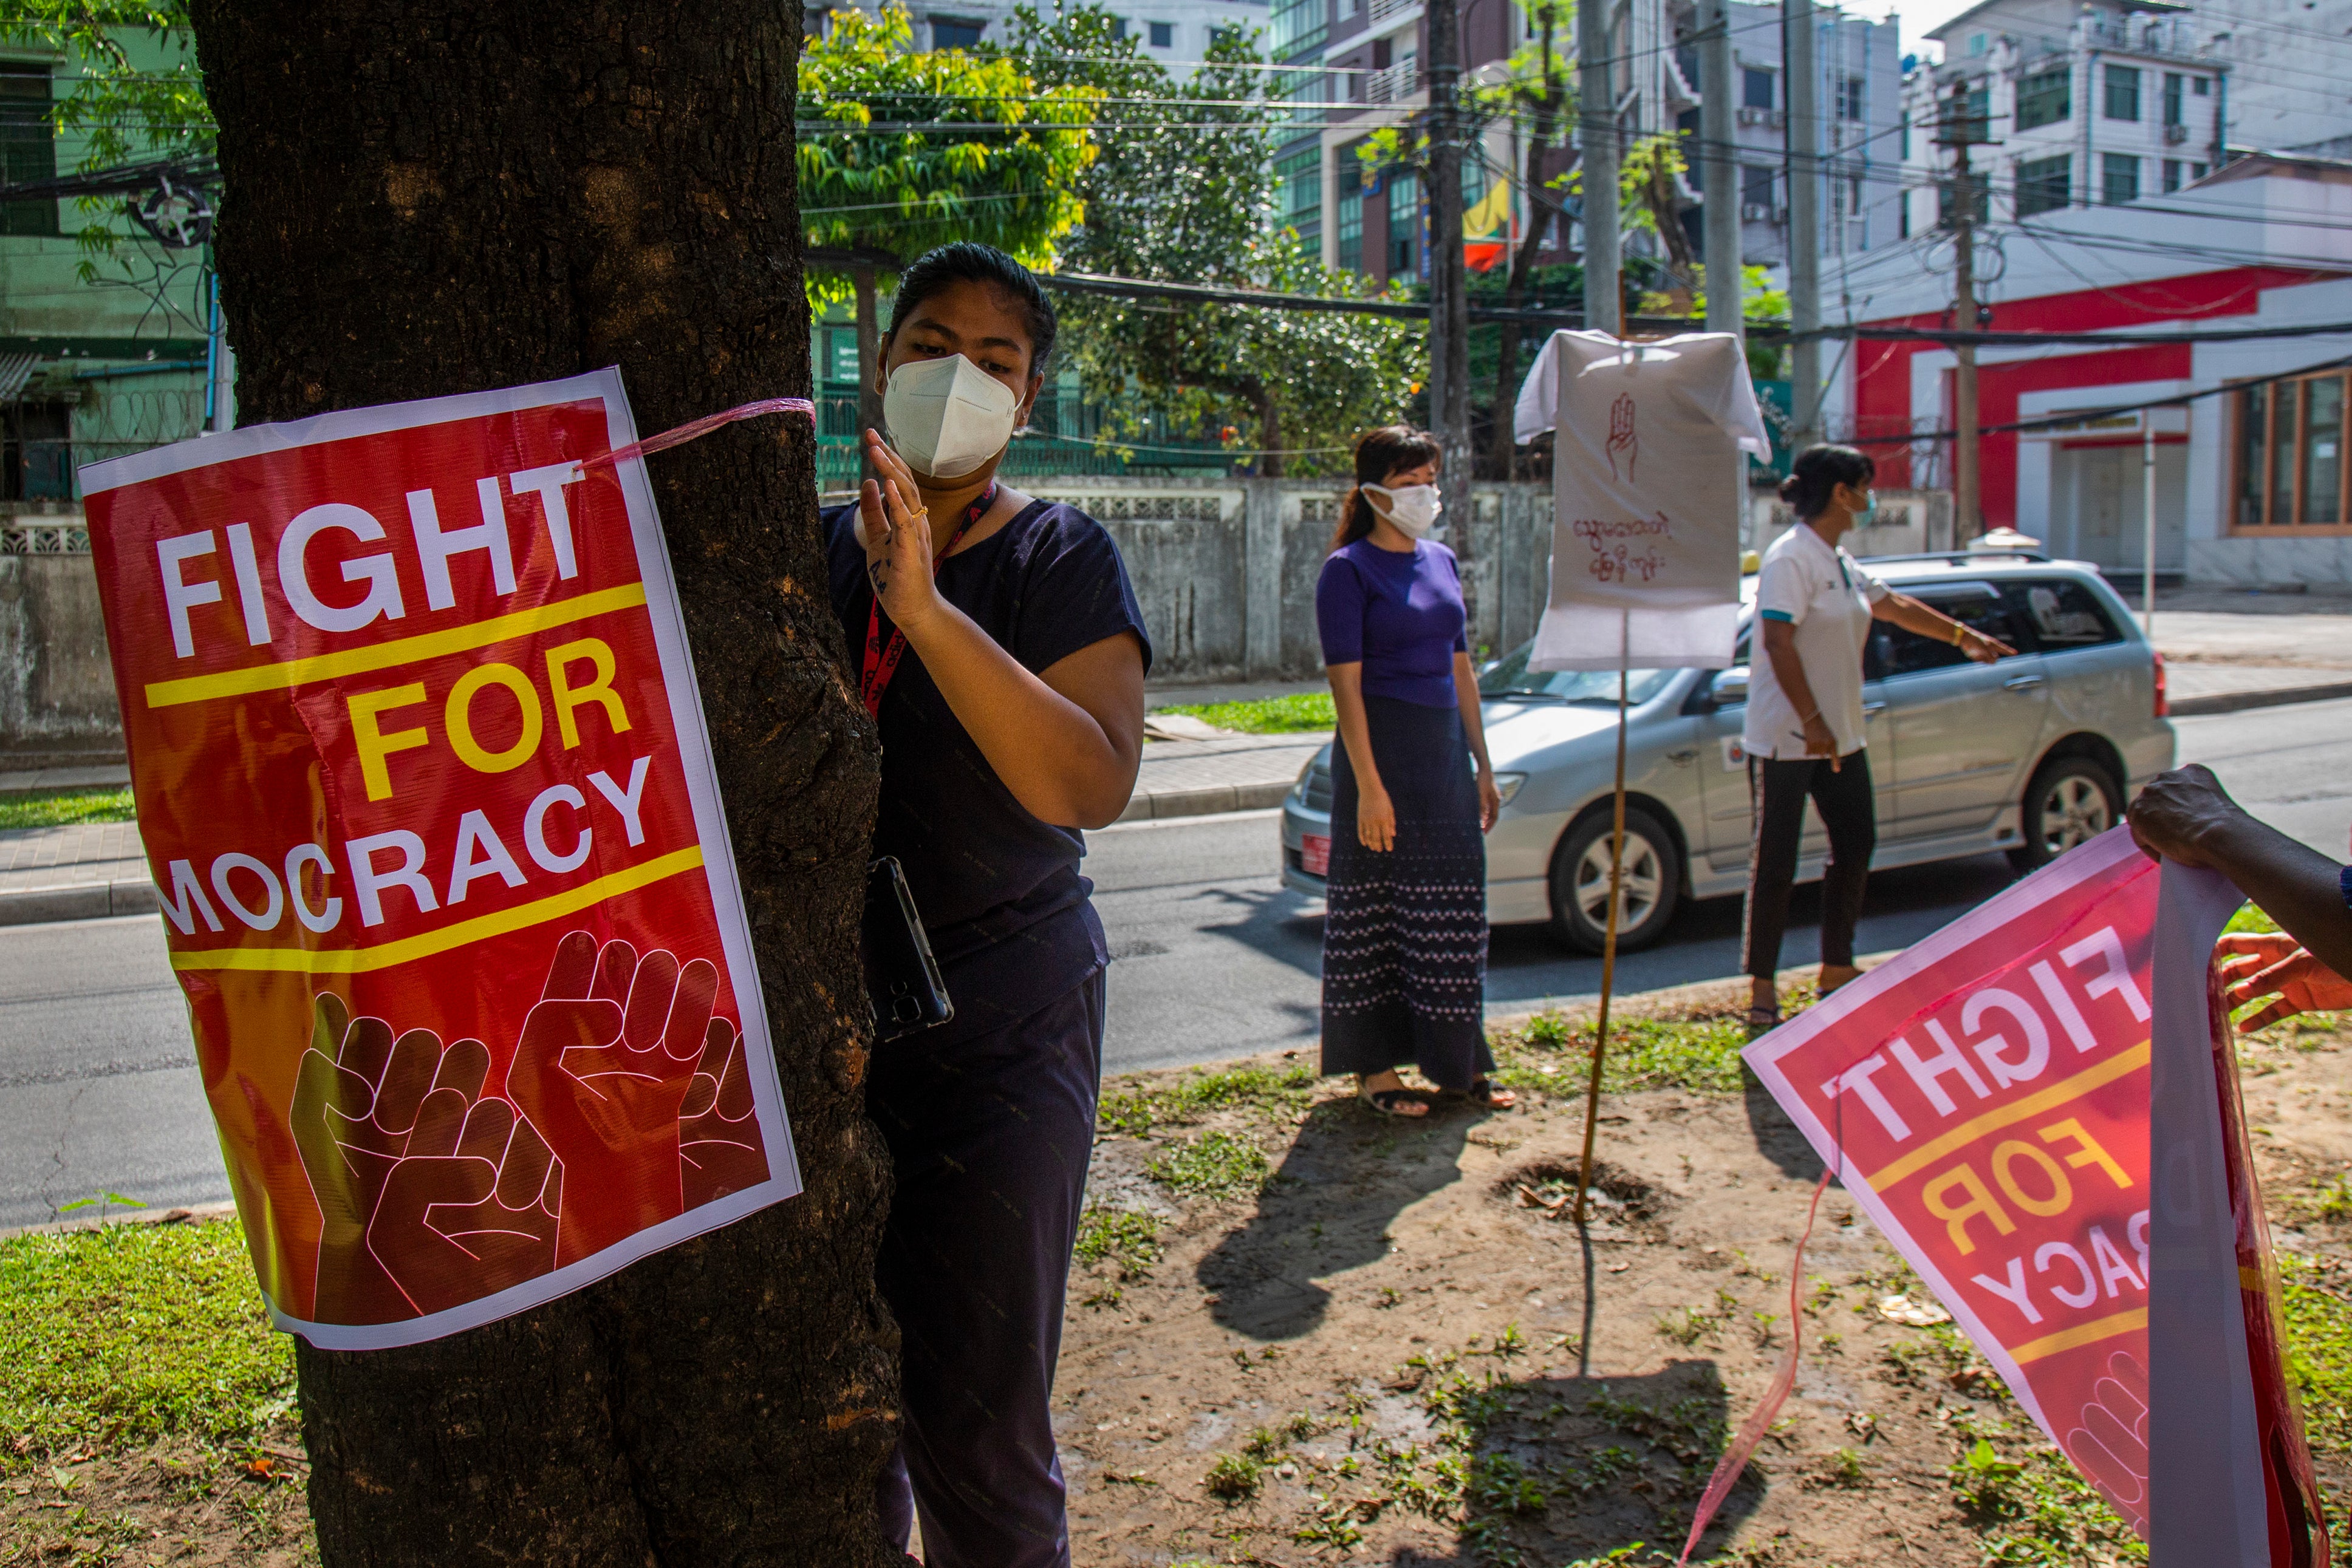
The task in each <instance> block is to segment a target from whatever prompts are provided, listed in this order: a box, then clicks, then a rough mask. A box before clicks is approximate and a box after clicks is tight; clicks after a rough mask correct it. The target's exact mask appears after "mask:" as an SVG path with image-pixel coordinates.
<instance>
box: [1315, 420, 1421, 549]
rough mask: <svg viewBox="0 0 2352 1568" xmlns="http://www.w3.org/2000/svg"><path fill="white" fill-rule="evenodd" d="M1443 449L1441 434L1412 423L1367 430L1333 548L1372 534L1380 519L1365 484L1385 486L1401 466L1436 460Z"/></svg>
mask: <svg viewBox="0 0 2352 1568" xmlns="http://www.w3.org/2000/svg"><path fill="white" fill-rule="evenodd" d="M1440 450H1441V449H1440V448H1439V446H1438V444H1437V437H1435V436H1434V435H1432V434H1429V432H1427V431H1425V430H1415V429H1414V428H1413V427H1412V426H1411V425H1409V424H1384V425H1382V426H1381V428H1380V429H1378V430H1372V431H1367V432H1365V433H1364V434H1363V435H1362V436H1361V437H1360V439H1359V440H1358V441H1357V443H1356V470H1355V472H1356V483H1355V485H1354V486H1352V487H1351V488H1350V489H1349V491H1348V498H1347V499H1346V500H1344V501H1342V502H1340V503H1339V528H1338V529H1337V530H1336V531H1334V532H1333V534H1332V535H1331V546H1330V548H1331V549H1335V550H1336V549H1340V548H1341V547H1343V546H1346V545H1351V544H1354V543H1355V542H1356V541H1357V540H1358V539H1360V538H1370V535H1371V531H1372V524H1373V523H1374V522H1376V521H1378V520H1379V518H1378V515H1377V514H1376V513H1374V512H1373V510H1372V503H1371V499H1370V497H1367V496H1366V495H1365V494H1364V486H1367V485H1384V484H1386V483H1387V482H1388V477H1389V476H1390V475H1391V474H1393V473H1395V472H1397V471H1398V470H1399V469H1401V468H1418V467H1420V466H1421V465H1423V464H1424V463H1434V462H1436V461H1437V458H1438V454H1439V451H1440Z"/></svg>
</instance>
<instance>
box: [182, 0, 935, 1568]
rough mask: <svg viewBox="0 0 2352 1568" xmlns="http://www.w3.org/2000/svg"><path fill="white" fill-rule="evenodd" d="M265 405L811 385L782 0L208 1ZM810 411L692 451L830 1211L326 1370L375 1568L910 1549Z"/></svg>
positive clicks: (725, 717) (852, 729) (673, 497)
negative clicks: (585, 384) (579, 375)
mask: <svg viewBox="0 0 2352 1568" xmlns="http://www.w3.org/2000/svg"><path fill="white" fill-rule="evenodd" d="M194 9H195V14H196V34H197V42H198V47H199V50H200V55H201V58H202V61H203V65H204V68H205V80H206V84H207V88H208V89H209V92H210V94H211V99H212V102H213V106H214V108H215V110H216V112H217V114H218V117H219V120H220V127H221V137H220V162H221V168H222V172H223V177H224V181H225V183H226V200H225V203H224V207H223V213H222V217H221V223H220V229H219V256H220V263H221V269H222V275H223V301H224V305H225V307H226V311H227V322H228V335H229V339H230V340H231V341H232V342H233V343H234V344H235V345H236V354H237V368H238V382H237V404H238V409H239V412H240V413H241V414H242V415H243V416H244V417H245V418H246V419H247V421H248V422H252V421H260V420H285V419H294V418H299V417H302V416H304V415H308V414H314V413H322V412H325V411H328V410H331V409H339V408H349V407H352V406H356V405H362V404H368V403H378V402H393V401H395V400H402V399H409V398H423V397H431V396H435V395H437V394H440V393H446V392H465V391H471V390H475V389H478V388H484V387H497V386H505V385H510V384H513V383H516V382H533V381H540V380H544V379H548V378H552V377H557V376H563V375H569V374H572V373H575V372H578V371H586V370H590V369H593V368H595V367H598V366H602V365H607V364H613V363H616V362H617V363H618V364H619V365H620V367H621V369H622V371H623V373H624V375H625V378H626V381H627V384H628V388H629V392H630V395H631V398H632V400H633V402H634V403H635V409H636V413H637V419H638V424H639V428H640V430H642V431H644V432H646V433H651V432H655V431H659V430H663V429H667V428H668V427H669V426H671V425H674V424H677V423H681V422H683V421H685V420H687V419H688V418H690V417H692V416H694V415H697V414H700V413H709V412H712V411H714V410H717V409H720V408H724V407H727V406H729V405H730V404H733V403H737V402H745V401H748V400H750V399H752V398H756V397H770V396H776V395H782V394H803V395H804V394H805V393H806V392H808V379H809V378H808V319H807V311H806V308H805V307H804V304H803V296H802V292H801V275H800V262H799V246H800V240H799V234H800V227H799V221H798V214H797V208H796V198H795V192H794V183H793V127H792V110H793V91H794V83H795V73H796V70H797V64H798V57H797V50H798V47H799V30H798V7H797V6H796V5H776V4H774V3H773V0H695V3H693V4H684V3H680V0H668V3H664V0H566V3H564V4H552V3H550V0H507V3H505V4H502V5H497V6H488V5H475V4H471V3H468V0H305V3H303V4H299V5H298V4H294V3H292V0H196V5H195V7H194ZM648 466H649V468H650V470H651V473H652V476H653V482H654V486H655V489H656V494H657V495H658V497H659V500H660V506H661V511H662V519H663V523H664V525H665V527H666V528H667V533H668V539H669V549H670V555H671V559H672V560H673V561H674V562H675V564H676V568H677V580H678V589H679V593H680V596H681V598H682V599H683V600H684V601H685V607H686V620H687V627H688V633H689V635H690V636H691V638H692V642H693V646H694V654H695V667H696V674H697V676H698V680H699V682H700V685H701V692H702V700H703V704H704V707H705V709H706V711H707V712H708V714H709V725H710V731H711V738H712V741H713V743H714V747H715V749H716V752H717V757H718V767H719V784H720V787H721V789H722V790H723V791H724V794H725V798H726V801H727V816H728V826H729V829H730V832H731V833H732V835H733V840H734V848H735V854H736V858H737V861H738V862H739V864H740V868H741V871H742V876H743V884H744V888H745V892H746V894H747V897H748V899H749V903H750V906H751V925H752V932H753V939H754V945H755V949H756V952H757V955H758V960H759V966H760V974H761V980H762V982H763V984H764V995H763V997H762V998H761V999H762V1000H763V1001H764V1003H765V1005H766V1007H767V1009H768V1013H769V1017H770V1018H771V1019H772V1021H773V1024H774V1033H775V1039H776V1043H777V1050H778V1052H779V1054H780V1063H779V1065H780V1067H781V1069H782V1079H783V1085H784V1097H785V1101H786V1103H787V1104H788V1106H789V1108H790V1112H791V1115H792V1120H793V1133H794V1134H795V1141H796V1143H797V1145H798V1147H799V1150H800V1155H801V1159H802V1164H803V1172H804V1175H805V1177H806V1180H807V1183H808V1190H807V1191H806V1193H804V1194H803V1196H802V1197H798V1198H795V1199H793V1200H791V1201H790V1202H787V1203H784V1204H782V1205H779V1206H777V1207H772V1208H770V1209H768V1210H766V1211H765V1212H763V1213H761V1214H760V1215H757V1216H754V1217H753V1218H749V1219H746V1220H744V1221H742V1222H740V1223H739V1224H737V1225H734V1226H731V1227H730V1228H726V1229H723V1230H720V1231H719V1232H717V1233H715V1234H713V1235H711V1236H708V1237H705V1238H703V1239H700V1240H698V1241H695V1242H691V1243H688V1244H687V1245H685V1246H682V1247H678V1248H676V1249H672V1250H670V1251H667V1252H665V1253H662V1254H659V1255H658V1256H656V1257H654V1258H652V1259H649V1260H645V1261H643V1262H640V1263H638V1264H636V1265H635V1266H634V1267H632V1268H630V1269H628V1270H625V1271H624V1272H623V1273H621V1274H619V1275H616V1276H614V1278H613V1279H611V1280H608V1281H604V1283H602V1284H600V1285H597V1286H594V1287H593V1288H591V1289H589V1290H586V1291H581V1292H579V1293H577V1294H575V1295H572V1296H571V1297H568V1298H566V1299H564V1300H562V1301H557V1302H554V1303H552V1304H551V1305H549V1306H546V1307H543V1308H541V1309H539V1310H538V1311H536V1312H530V1313H528V1314H526V1315H524V1316H521V1317H518V1318H515V1319H511V1320H509V1321H508V1322H501V1323H497V1324H493V1325H491V1326H490V1327H488V1328H484V1329H480V1330H477V1331H474V1332H472V1333H465V1334H460V1335H457V1336H454V1337H452V1338H449V1339H446V1340H442V1341H439V1342H437V1343H432V1344H427V1345H422V1346H417V1347H414V1348H411V1349H406V1350H399V1351H380V1352H374V1353H372V1354H331V1353H327V1352H321V1351H318V1350H314V1349H311V1348H310V1347H309V1346H308V1345H300V1346H298V1356H297V1362H298V1366H299V1376H300V1384H301V1396H302V1423H303V1434H304V1437H305V1438H306V1440H307V1442H308V1444H309V1448H310V1456H311V1460H312V1463H313V1465H314V1467H315V1469H314V1472H313V1477H312V1480H311V1483H310V1501H311V1507H312V1511H313V1512H314V1514H315V1516H316V1518H317V1521H318V1530H319V1541H320V1549H321V1552H322V1553H323V1555H324V1556H325V1559H326V1561H327V1562H328V1563H330V1564H332V1565H335V1568H343V1565H347V1564H368V1565H374V1564H395V1563H397V1564H428V1563H429V1564H433V1565H435V1568H451V1565H457V1564H471V1563H499V1564H517V1563H547V1564H558V1563H560V1564H567V1565H569V1564H596V1565H602V1564H615V1565H617V1564H623V1563H627V1564H633V1565H639V1564H662V1565H670V1564H688V1563H693V1564H701V1563H728V1564H730V1565H731V1564H750V1563H779V1564H786V1563H789V1564H799V1563H808V1564H819V1563H822V1564H824V1565H825V1568H840V1565H844V1564H848V1565H852V1568H856V1565H862V1564H867V1563H882V1562H885V1561H904V1560H903V1559H899V1558H897V1556H896V1554H895V1553H892V1552H887V1550H886V1549H885V1547H884V1546H883V1543H882V1542H881V1540H880V1538H879V1533H878V1531H877V1530H876V1528H875V1525H874V1523H873V1508H872V1482H873V1477H874V1474H875V1472H876V1470H877V1468H878V1465H879V1463H880V1461H881V1458H882V1457H883V1455H884V1454H885V1452H886V1451H887V1447H888V1445H889V1443H890V1442H891V1440H892V1438H893V1437H894V1436H895V1433H896V1426H895V1422H896V1415H895V1412H896V1407H897V1381H896V1380H897V1370H896V1359H895V1349H896V1344H895V1331H894V1330H893V1329H892V1328H891V1326H890V1324H889V1322H888V1317H887V1312H885V1311H884V1309H883V1308H882V1306H881V1304H880V1302H879V1301H878V1299H877V1295H876V1293H875V1290H874V1284H873V1256H874V1251H875V1247H876V1242H877V1235H878V1230H879V1225H880V1220H881V1215H882V1210H883V1205H884V1202H885V1198H886V1193H887V1180H888V1177H887V1156H886V1155H885V1152H884V1150H883V1148H882V1146H881V1143H880V1140H879V1137H878V1135H877V1134H876V1133H875V1132H874V1130H873V1129H872V1127H871V1126H870V1125H869V1124H867V1123H866V1120H865V1118H864V1115H863V1112H862V1106H861V1099H860V1090H861V1085H862V1081H863V1076H864V1068H865V1060H866V1058H865V1048H866V1039H865V1030H866V1024H865V1021H864V1008H863V1006H862V1005H861V1004H860V1003H859V1002H857V1001H856V999H855V998H857V997H858V996H859V994H860V984H859V979H858V973H857V967H856V964H857V958H856V950H857V937H856V924H855V922H856V916H857V914H858V910H859V907H860V897H861V889H862V886H863V881H864V877H863V872H864V865H865V854H866V835H867V829H868V823H869V820H870V817H871V813H872V810H873V801H874V795H875V789H876V780H877V768H876V761H875V751H874V747H873V737H872V731H871V728H870V727H869V726H868V725H867V724H866V719H865V716H864V713H863V712H862V711H861V710H860V708H859V706H858V704H857V702H856V696H855V695H854V694H853V693H852V692H851V691H850V690H849V688H848V686H847V685H846V683H845V679H844V677H843V675H842V674H841V673H840V670H841V666H840V664H839V659H840V654H841V639H840V635H839V632H838V630H837V627H836V625H835V621H834V618H833V615H832V613H831V612H830V610H829V609H828V608H827V605H826V601H825V574H824V567H823V563H822V561H821V559H820V556H819V550H818V541H817V534H816V521H815V513H814V507H815V494H814V483H813V478H814V447H813V444H812V440H811V433H810V431H809V429H808V426H807V424H806V423H805V422H803V421H800V420H797V419H794V420H784V421H779V420H768V421H762V422H760V423H757V424H751V425H739V426H735V427H732V428H730V429H729V430H726V431H722V432H720V433H719V434H713V435H710V436H709V437H707V438H705V439H704V440H702V441H700V442H698V443H697V444H693V445H690V446H688V447H684V448H682V449H680V450H678V451H677V452H674V453H668V454H664V455H660V456H656V457H655V458H653V459H651V460H650V462H649V465H648Z"/></svg>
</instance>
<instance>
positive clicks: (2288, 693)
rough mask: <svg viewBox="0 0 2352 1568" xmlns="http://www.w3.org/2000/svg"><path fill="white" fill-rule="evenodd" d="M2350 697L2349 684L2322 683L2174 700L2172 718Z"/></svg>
mask: <svg viewBox="0 0 2352 1568" xmlns="http://www.w3.org/2000/svg"><path fill="white" fill-rule="evenodd" d="M2335 697H2352V681H2322V682H2319V683H2317V684H2315V685H2308V686H2278V687H2275V688H2273V689H2272V690H2270V691H2252V692H2209V693H2207V694H2206V695H2203V696H2201V697H2175V698H2173V699H2172V703H2171V708H2172V716H2173V717H2175V718H2191V717H2194V716H2197V715H2198V714H2200V713H2242V712H2244V711H2245V710H2246V709H2248V708H2256V707H2284V706H2287V705H2288V704H2290V703H2320V702H2326V701H2329V700H2330V699H2332V698H2335Z"/></svg>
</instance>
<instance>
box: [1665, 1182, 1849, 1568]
mask: <svg viewBox="0 0 2352 1568" xmlns="http://www.w3.org/2000/svg"><path fill="white" fill-rule="evenodd" d="M1829 1185H1830V1173H1829V1172H1828V1171H1823V1172H1822V1179H1821V1180H1820V1181H1819V1182H1816V1183H1815V1184H1814V1186H1813V1201H1812V1203H1811V1205H1810V1206H1809V1207H1807V1208H1806V1210H1805V1229H1804V1234H1802V1235H1801V1236H1799V1237H1798V1238H1797V1256H1796V1258H1795V1260H1793V1261H1791V1262H1790V1265H1789V1354H1787V1355H1785V1356H1782V1357H1781V1358H1780V1371H1778V1372H1776V1373H1774V1374H1773V1375H1772V1386H1771V1387H1769V1388H1768V1389H1766V1390H1765V1392H1764V1402H1763V1403H1762V1404H1760V1405H1759V1406H1756V1410H1755V1413H1754V1414H1753V1415H1751V1416H1748V1421H1747V1424H1746V1425H1744V1426H1742V1427H1740V1428H1739V1435H1738V1437H1734V1438H1732V1439H1731V1446H1730V1447H1729V1448H1726V1449H1724V1450H1723V1458H1720V1459H1718V1460H1717V1461H1716V1465H1715V1474H1713V1475H1711V1476H1709V1477H1708V1478H1707V1480H1706V1492H1705V1494H1704V1495H1702V1496H1701V1497H1700V1498H1699V1500H1698V1513H1697V1515H1696V1517H1694V1518H1693V1519H1692V1520H1691V1527H1690V1539H1689V1540H1687V1541H1685V1542H1683V1554H1682V1555H1681V1556H1680V1557H1677V1558H1675V1568H1684V1565H1685V1563H1689V1562H1690V1556H1691V1553H1692V1552H1695V1551H1696V1550H1697V1549H1698V1538H1699V1537H1700V1536H1701V1535H1704V1534H1706V1527H1707V1521H1710V1520H1712V1519H1713V1518H1714V1517H1715V1511H1716V1510H1717V1509H1719V1508H1721V1507H1722V1506H1723V1500H1724V1499H1725V1498H1727V1497H1728V1496H1730V1495H1731V1489H1732V1487H1733V1486H1734V1485H1735V1484H1736V1483H1737V1482H1738V1479H1739V1472H1740V1471H1742V1470H1744V1469H1747V1468H1748V1459H1749V1458H1752V1457H1753V1456H1754V1454H1755V1452H1756V1446H1757V1445H1758V1444H1759V1443H1761V1442H1762V1441H1763V1440H1764V1433H1765V1429H1766V1428H1767V1427H1770V1426H1771V1425H1772V1418H1773V1417H1774V1416H1778V1415H1779V1414H1780V1406H1783V1405H1785V1404H1787V1403H1788V1400H1789V1390H1790V1389H1791V1388H1794V1387H1795V1386H1796V1385H1797V1350H1798V1347H1799V1346H1800V1345H1801V1344H1802V1343H1804V1337H1805V1333H1804V1329H1805V1314H1804V1309H1803V1307H1802V1305H1801V1303H1800V1302H1799V1301H1798V1300H1797V1286H1798V1281H1800V1280H1801V1278H1802V1277H1803V1274H1804V1270H1805V1243H1806V1242H1808V1241H1810V1240H1811V1239H1812V1238H1813V1216H1815V1215H1816V1214H1818V1213H1820V1212H1821V1207H1822V1193H1824V1192H1826V1191H1828V1190H1829Z"/></svg>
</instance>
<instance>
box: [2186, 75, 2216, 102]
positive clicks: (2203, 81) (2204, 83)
mask: <svg viewBox="0 0 2352 1568" xmlns="http://www.w3.org/2000/svg"><path fill="white" fill-rule="evenodd" d="M2191 79H2192V80H2193V81H2194V82H2195V83H2196V92H2197V96H2198V97H2199V98H2210V97H2212V96H2213V78H2211V77H2196V78H2191Z"/></svg>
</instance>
